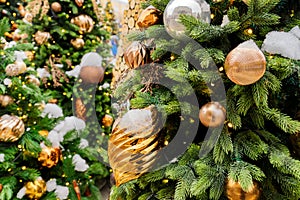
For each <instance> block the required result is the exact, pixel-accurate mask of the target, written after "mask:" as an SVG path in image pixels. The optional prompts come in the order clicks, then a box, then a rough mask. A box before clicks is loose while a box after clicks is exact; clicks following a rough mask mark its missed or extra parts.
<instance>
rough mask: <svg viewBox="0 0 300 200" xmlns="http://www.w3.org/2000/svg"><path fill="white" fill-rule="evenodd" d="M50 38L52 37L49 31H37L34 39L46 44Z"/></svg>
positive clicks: (39, 43) (38, 42)
mask: <svg viewBox="0 0 300 200" xmlns="http://www.w3.org/2000/svg"><path fill="white" fill-rule="evenodd" d="M50 38H51V35H50V33H49V32H42V31H37V32H36V33H35V34H34V40H35V41H36V43H37V44H38V45H42V44H45V43H46V42H47V41H48V39H50Z"/></svg>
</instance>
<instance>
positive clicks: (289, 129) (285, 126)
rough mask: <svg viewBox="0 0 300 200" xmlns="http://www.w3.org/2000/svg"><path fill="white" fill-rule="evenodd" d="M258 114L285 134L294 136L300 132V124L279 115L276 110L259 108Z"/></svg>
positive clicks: (288, 117) (283, 115) (281, 114)
mask: <svg viewBox="0 0 300 200" xmlns="http://www.w3.org/2000/svg"><path fill="white" fill-rule="evenodd" d="M259 112H260V113H261V114H262V115H263V116H264V117H265V118H266V119H267V120H270V121H272V122H273V123H274V124H275V125H276V126H277V127H278V128H280V129H281V130H283V131H284V132H286V133H290V134H294V133H297V132H299V131H300V122H299V121H296V120H293V119H292V118H291V117H290V116H287V115H285V114H283V113H281V112H280V111H279V110H278V109H275V108H273V109H271V108H268V107H265V108H260V109H259Z"/></svg>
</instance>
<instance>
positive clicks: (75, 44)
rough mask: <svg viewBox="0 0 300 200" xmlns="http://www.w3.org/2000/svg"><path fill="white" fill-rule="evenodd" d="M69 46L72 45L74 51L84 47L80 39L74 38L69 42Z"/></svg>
mask: <svg viewBox="0 0 300 200" xmlns="http://www.w3.org/2000/svg"><path fill="white" fill-rule="evenodd" d="M71 44H72V45H73V47H75V48H76V49H80V48H82V47H83V46H84V40H83V39H82V38H76V39H72V40H71Z"/></svg>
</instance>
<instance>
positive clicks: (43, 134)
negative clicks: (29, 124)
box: [38, 130, 49, 137]
mask: <svg viewBox="0 0 300 200" xmlns="http://www.w3.org/2000/svg"><path fill="white" fill-rule="evenodd" d="M38 133H39V134H40V135H41V136H44V137H47V136H48V134H49V131H47V130H40V131H39V132H38Z"/></svg>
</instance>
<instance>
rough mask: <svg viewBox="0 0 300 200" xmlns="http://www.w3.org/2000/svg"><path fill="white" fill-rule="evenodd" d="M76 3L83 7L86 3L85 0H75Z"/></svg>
mask: <svg viewBox="0 0 300 200" xmlns="http://www.w3.org/2000/svg"><path fill="white" fill-rule="evenodd" d="M75 3H76V5H77V6H78V7H81V6H82V5H83V3H84V0H75Z"/></svg>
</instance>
